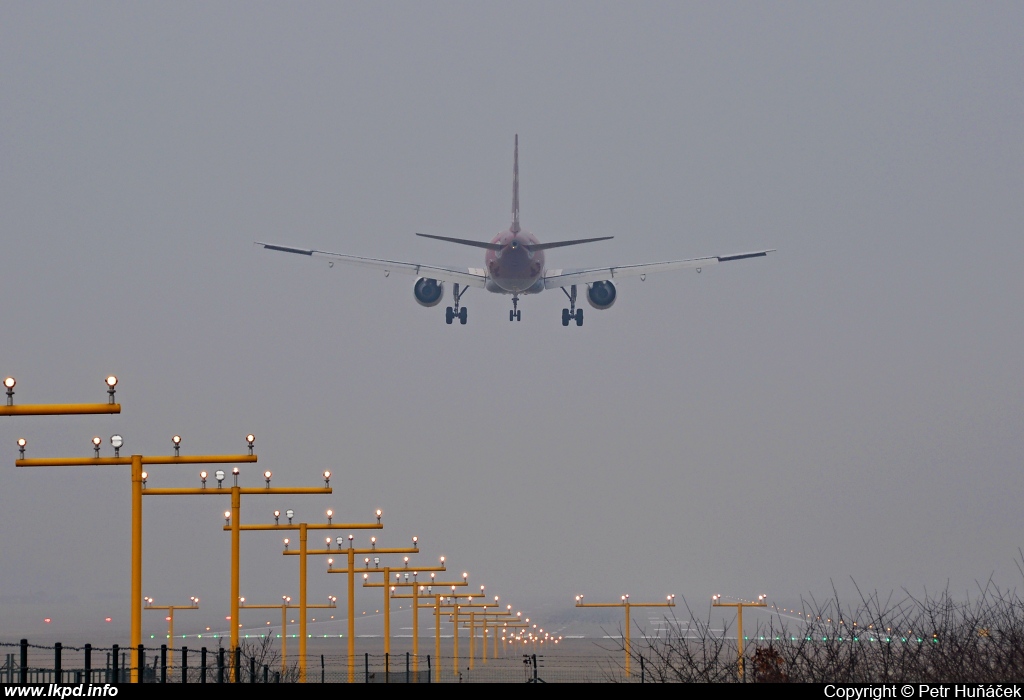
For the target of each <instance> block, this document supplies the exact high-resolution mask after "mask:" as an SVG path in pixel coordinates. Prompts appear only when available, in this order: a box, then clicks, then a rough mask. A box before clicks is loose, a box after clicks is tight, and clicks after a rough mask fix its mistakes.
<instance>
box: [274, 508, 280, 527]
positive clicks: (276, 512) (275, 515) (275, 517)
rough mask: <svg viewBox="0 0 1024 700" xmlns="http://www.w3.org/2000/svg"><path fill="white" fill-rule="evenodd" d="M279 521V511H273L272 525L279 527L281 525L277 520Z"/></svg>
mask: <svg viewBox="0 0 1024 700" xmlns="http://www.w3.org/2000/svg"><path fill="white" fill-rule="evenodd" d="M280 519H281V511H279V510H275V511H274V524H275V525H280V524H281V523H280V522H279V520H280Z"/></svg>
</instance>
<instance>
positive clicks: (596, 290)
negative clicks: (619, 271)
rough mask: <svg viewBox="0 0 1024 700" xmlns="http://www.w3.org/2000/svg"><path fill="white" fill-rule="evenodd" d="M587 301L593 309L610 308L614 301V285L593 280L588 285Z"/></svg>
mask: <svg viewBox="0 0 1024 700" xmlns="http://www.w3.org/2000/svg"><path fill="white" fill-rule="evenodd" d="M587 302H589V304H590V305H591V306H593V307H594V308H595V309H601V310H604V309H610V308H611V307H612V304H614V303H615V285H614V284H612V283H611V282H594V283H593V284H590V285H588V286H587Z"/></svg>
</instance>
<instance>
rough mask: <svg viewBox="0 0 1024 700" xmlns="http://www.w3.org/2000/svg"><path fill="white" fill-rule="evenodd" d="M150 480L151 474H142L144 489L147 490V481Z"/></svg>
mask: <svg viewBox="0 0 1024 700" xmlns="http://www.w3.org/2000/svg"><path fill="white" fill-rule="evenodd" d="M148 479H149V472H142V488H146V481H147V480H148Z"/></svg>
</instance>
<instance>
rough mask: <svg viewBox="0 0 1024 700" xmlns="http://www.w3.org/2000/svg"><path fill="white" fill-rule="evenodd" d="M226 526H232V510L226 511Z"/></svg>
mask: <svg viewBox="0 0 1024 700" xmlns="http://www.w3.org/2000/svg"><path fill="white" fill-rule="evenodd" d="M224 524H225V525H230V524H231V511H230V510H226V511H224Z"/></svg>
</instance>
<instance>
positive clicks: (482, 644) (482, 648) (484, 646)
mask: <svg viewBox="0 0 1024 700" xmlns="http://www.w3.org/2000/svg"><path fill="white" fill-rule="evenodd" d="M483 628H484V638H483V643H481V644H480V650H481V651H482V652H483V653H482V656H483V661H484V663H485V664H486V663H487V620H486V619H485V620H484V624H483Z"/></svg>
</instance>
